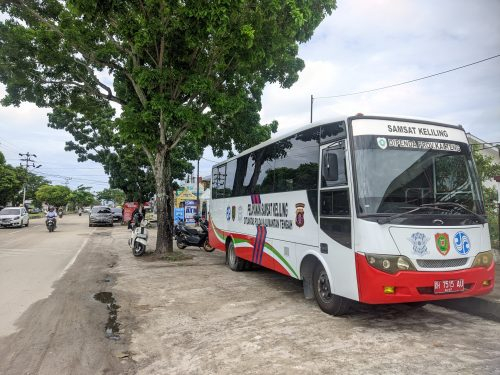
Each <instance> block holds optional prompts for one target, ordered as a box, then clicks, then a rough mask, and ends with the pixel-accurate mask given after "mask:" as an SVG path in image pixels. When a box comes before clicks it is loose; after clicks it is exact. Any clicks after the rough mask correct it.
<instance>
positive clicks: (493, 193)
mask: <svg viewBox="0 0 500 375" xmlns="http://www.w3.org/2000/svg"><path fill="white" fill-rule="evenodd" d="M479 150H480V149H479V147H477V146H473V148H472V154H473V156H474V161H475V163H476V168H477V172H478V174H479V179H480V180H481V183H482V188H483V196H484V205H485V209H486V215H487V217H488V224H489V229H490V235H491V239H492V242H493V243H494V245H495V246H496V247H497V248H498V247H499V245H500V243H499V232H498V192H497V190H496V189H495V188H494V187H487V186H485V184H484V183H485V182H486V181H489V180H491V179H493V177H495V176H500V164H497V163H495V162H493V158H492V157H491V156H486V155H484V154H482V153H481V152H480V151H479Z"/></svg>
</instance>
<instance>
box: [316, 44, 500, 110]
mask: <svg viewBox="0 0 500 375" xmlns="http://www.w3.org/2000/svg"><path fill="white" fill-rule="evenodd" d="M497 57H500V54H499V55H495V56H491V57H487V58H486V59H482V60H478V61H474V62H472V63H470V64H466V65H462V66H459V67H456V68H453V69H448V70H445V71H443V72H439V73H435V74H430V75H428V76H425V77H420V78H415V79H412V80H410V81H405V82H400V83H394V84H392V85H387V86H383V87H378V88H376V89H371V90H364V91H356V92H350V93H347V94H338V95H331V96H318V97H316V98H313V97H312V96H311V100H312V99H330V98H340V97H343V96H351V95H358V94H365V93H367V92H373V91H379V90H385V89H389V88H391V87H396V86H401V85H406V84H408V83H413V82H417V81H421V80H423V79H427V78H432V77H436V76H439V75H441V74H445V73H450V72H453V71H455V70H459V69H463V68H467V67H469V66H472V65H476V64H479V63H482V62H485V61H488V60H492V59H496V58H497Z"/></svg>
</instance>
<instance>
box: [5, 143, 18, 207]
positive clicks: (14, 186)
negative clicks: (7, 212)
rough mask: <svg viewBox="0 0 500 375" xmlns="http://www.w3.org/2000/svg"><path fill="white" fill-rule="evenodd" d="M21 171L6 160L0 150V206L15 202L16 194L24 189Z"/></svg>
mask: <svg viewBox="0 0 500 375" xmlns="http://www.w3.org/2000/svg"><path fill="white" fill-rule="evenodd" d="M19 172H20V171H19V170H18V169H17V168H14V167H12V166H10V165H8V164H7V163H6V162H5V157H4V156H3V154H2V153H1V152H0V206H5V205H6V204H7V203H9V202H13V203H14V200H15V197H16V195H17V194H18V192H19V191H20V190H21V189H22V186H23V183H22V176H20V173H19Z"/></svg>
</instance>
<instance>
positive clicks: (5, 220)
mask: <svg viewBox="0 0 500 375" xmlns="http://www.w3.org/2000/svg"><path fill="white" fill-rule="evenodd" d="M29 223H30V217H29V215H28V211H26V209H25V208H24V207H5V208H4V209H2V210H1V211H0V227H20V228H21V227H22V226H23V225H24V226H28V225H29Z"/></svg>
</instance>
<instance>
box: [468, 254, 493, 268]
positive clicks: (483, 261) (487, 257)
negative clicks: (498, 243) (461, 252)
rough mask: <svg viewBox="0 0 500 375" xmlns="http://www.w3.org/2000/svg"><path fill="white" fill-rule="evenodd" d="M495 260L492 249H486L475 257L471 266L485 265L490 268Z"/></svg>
mask: <svg viewBox="0 0 500 375" xmlns="http://www.w3.org/2000/svg"><path fill="white" fill-rule="evenodd" d="M492 262H493V253H492V252H491V251H484V252H482V253H479V254H477V255H476V257H475V258H474V262H472V266H471V268H474V267H485V268H488V267H489V266H490V265H491V263H492Z"/></svg>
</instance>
